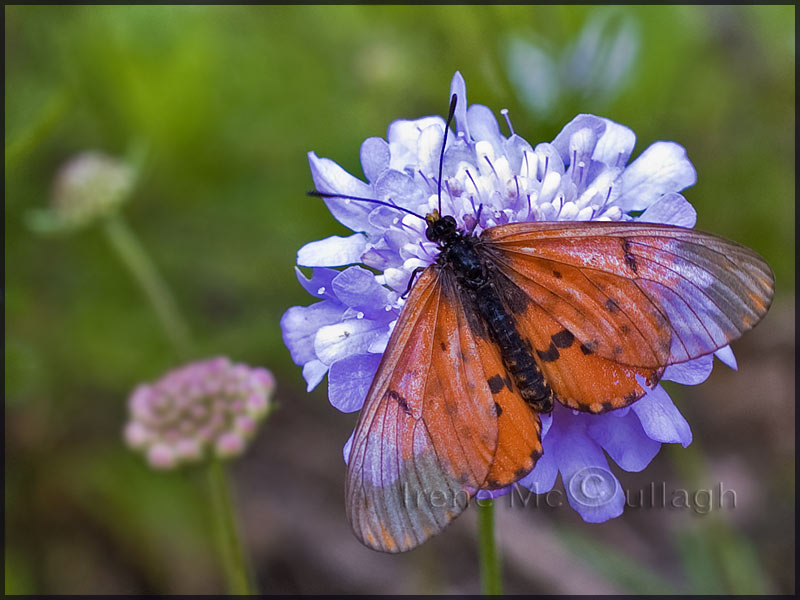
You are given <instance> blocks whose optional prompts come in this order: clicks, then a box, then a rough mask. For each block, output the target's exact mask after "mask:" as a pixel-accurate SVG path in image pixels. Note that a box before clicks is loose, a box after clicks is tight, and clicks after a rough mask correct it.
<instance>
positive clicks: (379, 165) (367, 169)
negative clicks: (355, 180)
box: [361, 137, 391, 181]
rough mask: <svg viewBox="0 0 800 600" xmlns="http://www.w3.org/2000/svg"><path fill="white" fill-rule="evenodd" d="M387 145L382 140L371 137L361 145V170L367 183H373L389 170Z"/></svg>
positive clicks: (389, 156)
mask: <svg viewBox="0 0 800 600" xmlns="http://www.w3.org/2000/svg"><path fill="white" fill-rule="evenodd" d="M390 158H391V155H390V153H389V144H388V143H387V142H386V140H384V139H383V138H379V137H371V138H367V139H366V140H364V143H363V144H361V169H362V170H363V171H364V177H366V178H367V181H375V180H376V179H377V178H378V177H380V176H381V174H382V173H383V172H384V171H385V170H386V169H388V168H389V159H390Z"/></svg>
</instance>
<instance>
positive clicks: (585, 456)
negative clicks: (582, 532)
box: [554, 413, 625, 523]
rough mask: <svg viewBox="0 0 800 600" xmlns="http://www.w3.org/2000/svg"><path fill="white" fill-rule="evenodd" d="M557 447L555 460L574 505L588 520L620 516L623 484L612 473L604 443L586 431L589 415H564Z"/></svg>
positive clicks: (568, 496)
mask: <svg viewBox="0 0 800 600" xmlns="http://www.w3.org/2000/svg"><path fill="white" fill-rule="evenodd" d="M564 417H565V415H564V414H563V413H562V414H559V415H557V416H555V417H554V418H555V419H559V418H561V420H562V423H563V421H564V420H566V421H567V423H564V424H563V426H561V427H559V432H558V433H559V435H558V437H557V438H556V444H555V447H554V454H555V460H556V462H557V463H558V470H559V471H560V472H561V479H562V480H563V482H564V489H565V490H566V492H567V500H568V501H569V504H570V506H572V508H574V509H575V510H576V511H577V512H578V514H580V515H581V517H582V518H583V520H584V521H586V522H587V523H602V522H604V521H608V520H609V519H613V518H614V517H618V516H619V515H621V514H622V511H623V508H624V506H625V494H624V493H623V492H622V486H620V484H619V481H617V478H616V477H615V476H614V474H613V473H611V471H610V469H609V467H608V462H607V461H606V459H605V456H603V451H602V450H601V449H600V447H599V446H598V445H597V444H596V443H595V442H594V440H592V439H591V438H589V436H588V435H587V433H586V423H585V420H584V419H586V418H588V417H586V416H585V415H578V416H572V418H569V417H567V419H564Z"/></svg>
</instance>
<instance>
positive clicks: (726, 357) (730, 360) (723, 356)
mask: <svg viewBox="0 0 800 600" xmlns="http://www.w3.org/2000/svg"><path fill="white" fill-rule="evenodd" d="M714 356H716V357H717V358H718V359H720V360H721V361H722V362H723V363H725V364H726V365H728V366H729V367H730V368H731V369H733V370H734V371H736V370H737V369H738V368H739V366H738V365H737V364H736V357H735V356H734V355H733V350H731V347H730V346H724V347H723V348H720V349H719V350H717V351H716V352H714Z"/></svg>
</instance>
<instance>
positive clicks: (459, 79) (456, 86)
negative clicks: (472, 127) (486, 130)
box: [450, 71, 470, 139]
mask: <svg viewBox="0 0 800 600" xmlns="http://www.w3.org/2000/svg"><path fill="white" fill-rule="evenodd" d="M453 94H455V95H456V96H458V104H456V113H455V119H456V131H457V132H458V133H462V132H463V133H464V135H465V136H466V138H467V139H469V137H470V136H469V124H468V123H467V84H466V83H465V82H464V77H463V75H461V72H459V71H456V72H455V75H453V79H452V81H450V97H451V98H452V97H453Z"/></svg>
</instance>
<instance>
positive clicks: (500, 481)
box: [446, 278, 542, 489]
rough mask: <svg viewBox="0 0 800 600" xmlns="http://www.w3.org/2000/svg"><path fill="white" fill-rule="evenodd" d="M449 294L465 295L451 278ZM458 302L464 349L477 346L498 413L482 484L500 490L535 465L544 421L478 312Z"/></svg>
mask: <svg viewBox="0 0 800 600" xmlns="http://www.w3.org/2000/svg"><path fill="white" fill-rule="evenodd" d="M446 293H447V295H448V296H450V297H461V296H462V294H461V293H459V291H458V290H457V287H456V286H455V285H454V281H453V279H452V278H446ZM457 304H459V306H460V307H461V311H460V317H459V319H460V320H459V329H460V331H461V332H462V337H463V338H464V339H463V340H462V348H463V347H473V346H474V350H473V351H472V352H471V353H470V355H477V357H478V360H479V368H478V369H476V370H477V371H478V372H479V373H481V374H482V375H483V377H484V380H485V382H486V385H488V388H489V391H490V392H491V396H492V400H493V402H494V407H495V412H496V414H497V450H496V452H495V455H494V458H493V460H492V465H491V468H490V470H489V473H488V475H487V477H486V481H485V482H484V484H483V485H482V486H481V487H483V488H488V489H498V488H502V487H505V486H507V485H509V484H511V483H513V482H515V481H517V480H518V479H520V478H521V477H524V476H525V475H526V474H527V473H528V472H530V471H531V469H533V467H534V466H535V465H536V461H537V460H538V459H539V457H540V456H541V455H542V441H541V422H540V420H539V416H538V415H537V414H536V413H535V412H534V411H533V410H531V408H530V406H528V404H527V403H526V402H525V401H524V400H523V399H522V397H521V396H520V395H519V392H518V391H517V389H516V385H515V384H514V382H513V380H512V378H511V376H510V375H509V374H508V373H507V372H506V369H505V367H504V365H503V360H502V357H501V355H500V351H499V349H498V346H497V345H496V344H495V343H494V342H493V341H492V339H491V338H490V336H489V333H488V329H487V328H486V327H485V324H483V323H476V321H475V319H476V318H477V312H476V311H475V309H474V307H473V306H472V303H471V301H470V300H469V299H468V298H466V297H461V300H460V301H459V302H458V303H457ZM469 311H472V312H471V313H470V314H471V316H472V319H470V317H469V316H468V313H469ZM470 320H471V321H472V323H473V325H472V326H470V323H469V321H470ZM472 329H475V331H472ZM467 359H468V356H465V357H464V361H463V365H464V366H469V362H467ZM470 360H471V359H470ZM470 393H471V392H470ZM470 399H471V398H470V397H469V396H468V397H467V398H465V400H464V401H466V402H469V401H470Z"/></svg>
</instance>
